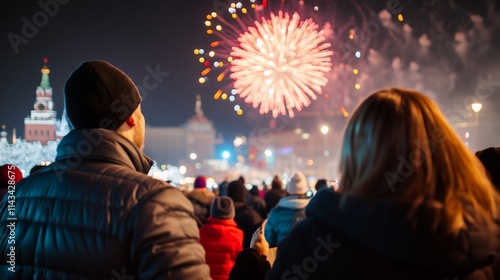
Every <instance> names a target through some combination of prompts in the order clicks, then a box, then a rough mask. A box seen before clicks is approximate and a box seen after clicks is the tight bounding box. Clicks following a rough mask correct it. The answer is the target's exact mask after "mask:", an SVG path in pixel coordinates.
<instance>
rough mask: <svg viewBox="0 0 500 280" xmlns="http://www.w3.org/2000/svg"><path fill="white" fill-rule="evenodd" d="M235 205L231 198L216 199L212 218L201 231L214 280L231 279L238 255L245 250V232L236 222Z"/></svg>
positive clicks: (202, 243)
mask: <svg viewBox="0 0 500 280" xmlns="http://www.w3.org/2000/svg"><path fill="white" fill-rule="evenodd" d="M234 215H235V210H234V203H233V200H232V199H231V198H230V197H216V198H215V199H214V202H213V204H212V207H211V209H210V216H209V217H208V219H207V222H206V224H205V225H203V226H202V227H201V229H200V243H201V245H203V248H205V253H206V255H205V259H206V261H207V264H208V265H209V266H210V276H211V277H212V279H214V280H222V279H224V280H226V279H227V278H228V277H229V273H230V272H231V269H232V267H233V266H234V261H235V260H236V256H238V253H239V252H240V251H241V250H243V246H242V244H243V231H241V230H240V229H239V228H238V227H237V226H236V222H235V221H234Z"/></svg>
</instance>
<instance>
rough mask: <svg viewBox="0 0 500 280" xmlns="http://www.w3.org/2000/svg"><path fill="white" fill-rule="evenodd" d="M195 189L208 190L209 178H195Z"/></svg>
mask: <svg viewBox="0 0 500 280" xmlns="http://www.w3.org/2000/svg"><path fill="white" fill-rule="evenodd" d="M193 187H194V189H195V190H206V189H207V178H206V177H205V176H198V177H196V179H195V180H194V185H193Z"/></svg>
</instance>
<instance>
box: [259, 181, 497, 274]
mask: <svg viewBox="0 0 500 280" xmlns="http://www.w3.org/2000/svg"><path fill="white" fill-rule="evenodd" d="M496 201H497V207H499V206H500V204H498V197H496ZM408 208H409V207H408V205H407V204H405V203H400V204H396V203H391V202H387V201H376V200H373V199H369V198H363V197H352V196H351V197H345V198H343V197H342V195H339V194H337V193H334V192H333V191H332V190H331V189H328V190H324V191H320V192H318V194H317V195H316V196H315V197H314V198H313V199H312V200H311V202H310V203H309V205H308V206H307V208H306V213H307V215H308V217H307V219H305V220H304V221H302V222H300V223H299V224H297V226H296V227H295V228H294V229H292V231H291V232H290V233H289V235H288V236H287V237H285V239H283V241H282V242H281V243H280V244H279V246H278V255H277V257H276V260H275V262H274V265H273V267H272V269H271V271H270V273H269V274H268V275H267V279H384V280H385V279H398V280H399V279H439V280H444V279H471V280H472V279H474V280H476V279H477V280H482V279H500V266H499V261H500V257H499V254H500V231H499V226H498V221H494V222H491V223H481V222H480V223H476V224H475V225H470V226H469V228H468V229H467V230H463V231H462V232H460V234H459V236H458V237H457V238H453V237H447V238H436V237H435V236H434V235H433V234H432V233H431V231H430V230H429V226H428V223H426V222H425V221H424V222H423V223H422V224H421V225H417V229H416V230H414V229H413V227H412V226H411V225H410V223H409V222H408V221H407V218H406V213H407V211H408ZM465 210H466V211H467V212H468V214H469V215H471V216H474V213H473V212H472V210H471V209H469V208H468V207H466V209H465ZM427 211H430V209H425V207H423V208H422V209H421V210H420V211H419V212H417V215H418V216H420V215H422V216H420V217H425V215H426V212H427Z"/></svg>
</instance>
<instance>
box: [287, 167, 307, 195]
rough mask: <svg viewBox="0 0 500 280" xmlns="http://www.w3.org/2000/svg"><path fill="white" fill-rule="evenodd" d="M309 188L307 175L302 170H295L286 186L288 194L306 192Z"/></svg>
mask: <svg viewBox="0 0 500 280" xmlns="http://www.w3.org/2000/svg"><path fill="white" fill-rule="evenodd" d="M308 190H309V186H308V185H307V179H306V176H304V174H303V173H302V172H300V171H297V172H295V174H294V175H293V177H292V178H291V179H290V182H288V185H287V187H286V191H287V192H288V194H305V193H306V192H307V191H308Z"/></svg>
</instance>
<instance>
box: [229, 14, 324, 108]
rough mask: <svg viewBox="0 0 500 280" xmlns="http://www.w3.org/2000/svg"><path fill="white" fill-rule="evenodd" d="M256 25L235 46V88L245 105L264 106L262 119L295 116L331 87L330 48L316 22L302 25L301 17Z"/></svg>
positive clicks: (275, 17)
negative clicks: (329, 81)
mask: <svg viewBox="0 0 500 280" xmlns="http://www.w3.org/2000/svg"><path fill="white" fill-rule="evenodd" d="M254 24H255V27H249V28H248V30H247V31H246V32H245V33H243V34H241V35H240V36H239V38H238V42H239V44H238V45H237V46H234V47H232V51H231V56H232V57H234V60H233V61H232V63H231V68H230V70H231V72H232V73H231V75H230V77H231V78H232V79H233V80H234V88H235V90H236V92H237V93H238V95H239V96H240V97H242V98H244V99H245V102H246V103H251V104H252V106H253V107H254V108H257V107H259V106H260V113H261V114H266V113H269V112H272V114H273V117H277V116H278V115H279V114H282V115H286V113H287V112H288V115H289V116H290V117H293V116H294V111H293V109H296V110H298V111H300V110H302V108H304V107H307V106H309V104H311V99H313V100H314V99H316V93H321V87H323V86H325V85H326V83H327V82H328V80H327V79H326V78H325V76H324V75H325V73H327V72H328V71H330V69H331V59H330V56H331V55H332V54H333V52H332V51H330V50H328V48H329V47H330V44H329V43H325V42H324V41H325V37H324V35H323V31H322V30H321V31H318V25H317V24H316V23H315V22H314V21H313V20H312V19H307V20H305V21H300V16H299V14H298V13H294V14H293V16H292V17H291V18H290V16H289V15H288V13H283V12H281V11H279V12H278V15H275V14H273V13H271V18H270V19H266V18H264V17H263V18H262V19H261V22H259V21H255V23H254Z"/></svg>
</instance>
